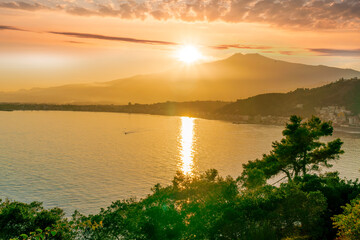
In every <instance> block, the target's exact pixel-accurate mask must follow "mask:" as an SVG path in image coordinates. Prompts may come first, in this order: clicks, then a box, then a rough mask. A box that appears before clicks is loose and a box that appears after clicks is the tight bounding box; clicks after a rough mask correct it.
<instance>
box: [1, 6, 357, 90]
mask: <svg viewBox="0 0 360 240" xmlns="http://www.w3.org/2000/svg"><path fill="white" fill-rule="evenodd" d="M0 19H1V21H0V91H14V90H19V89H30V88H34V87H48V86H57V85H63V84H77V83H93V82H105V81H110V80H115V79H119V78H123V77H128V76H132V75H138V74H146V73H154V72H162V71H165V70H168V69H172V68H175V67H177V66H179V65H182V64H185V63H184V62H181V61H179V59H178V57H177V56H178V53H179V51H181V50H180V49H182V48H183V46H188V45H191V46H194V47H195V48H196V49H197V50H198V51H199V52H200V53H201V56H202V57H201V59H199V63H200V62H203V61H215V60H219V59H223V58H226V57H229V56H231V55H232V54H235V53H243V54H246V53H259V54H262V55H264V56H267V57H271V58H275V59H280V60H285V61H289V62H298V63H304V64H311V65H328V66H335V67H341V68H353V69H355V70H359V71H360V1H359V0H97V1H96V0H56V1H51V0H34V1H29V0H0Z"/></svg>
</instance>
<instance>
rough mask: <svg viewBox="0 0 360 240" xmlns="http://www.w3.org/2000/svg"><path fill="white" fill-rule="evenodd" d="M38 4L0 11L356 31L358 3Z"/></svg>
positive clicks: (171, 0) (139, 0) (134, 0)
mask: <svg viewBox="0 0 360 240" xmlns="http://www.w3.org/2000/svg"><path fill="white" fill-rule="evenodd" d="M108 2H109V3H108V4H100V3H98V2H97V1H88V2H87V3H86V4H84V1H80V0H73V1H66V0H59V1H45V0H38V1H36V2H34V3H28V2H25V1H20V0H19V1H8V2H2V3H0V8H10V9H21V10H28V11H36V10H58V11H65V12H67V13H69V14H73V15H80V16H93V15H97V16H111V17H119V18H124V19H145V18H147V17H152V18H155V19H158V20H168V19H177V20H182V21H187V22H193V21H208V22H211V21H225V22H235V23H238V22H253V23H266V24H271V25H276V26H281V27H289V28H308V29H319V28H323V29H344V28H346V29H353V30H359V28H360V1H359V0H341V1H339V0H282V1H279V0H183V1H179V0H156V1H155V0H153V1H144V0H124V1H108Z"/></svg>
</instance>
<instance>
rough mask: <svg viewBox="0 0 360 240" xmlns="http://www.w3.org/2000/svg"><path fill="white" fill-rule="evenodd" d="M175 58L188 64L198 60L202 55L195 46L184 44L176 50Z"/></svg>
mask: <svg viewBox="0 0 360 240" xmlns="http://www.w3.org/2000/svg"><path fill="white" fill-rule="evenodd" d="M177 58H178V59H179V60H180V61H182V62H185V63H188V64H190V63H194V62H196V61H199V60H200V59H201V58H202V55H201V53H200V52H199V50H198V49H197V48H196V47H194V46H192V45H185V46H182V47H181V48H180V49H179V50H178V54H177Z"/></svg>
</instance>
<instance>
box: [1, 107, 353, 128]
mask: <svg viewBox="0 0 360 240" xmlns="http://www.w3.org/2000/svg"><path fill="white" fill-rule="evenodd" d="M161 104H169V103H161ZM174 104H176V103H174ZM157 105H159V104H151V105H146V104H135V105H71V104H63V105H58V104H21V103H0V111H4V112H13V111H64V112H66V111H73V112H111V113H128V114H148V115H158V116H178V117H181V116H188V117H195V118H201V119H207V120H219V121H225V122H229V123H233V124H261V125H273V126H284V125H285V124H286V122H287V121H288V120H289V116H288V117H283V116H270V115H269V116H260V115H256V116H244V115H237V114H219V113H214V112H206V111H194V109H192V110H191V109H190V110H189V109H187V110H184V109H182V110H181V111H172V112H169V111H166V110H165V109H164V108H159V107H157V108H155V107H154V106H157ZM334 132H344V133H349V134H360V127H356V126H348V125H341V126H336V125H335V126H334Z"/></svg>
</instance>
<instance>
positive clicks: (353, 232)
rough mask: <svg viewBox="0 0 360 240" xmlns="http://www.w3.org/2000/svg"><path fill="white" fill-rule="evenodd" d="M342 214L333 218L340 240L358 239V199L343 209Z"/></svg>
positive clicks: (359, 228) (359, 200) (359, 231)
mask: <svg viewBox="0 0 360 240" xmlns="http://www.w3.org/2000/svg"><path fill="white" fill-rule="evenodd" d="M343 209H344V212H343V213H342V214H339V215H336V216H334V217H333V220H334V226H335V227H336V228H338V229H339V233H338V236H339V237H340V238H341V239H349V240H357V239H360V199H354V200H352V201H351V203H350V204H346V206H344V207H343Z"/></svg>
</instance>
